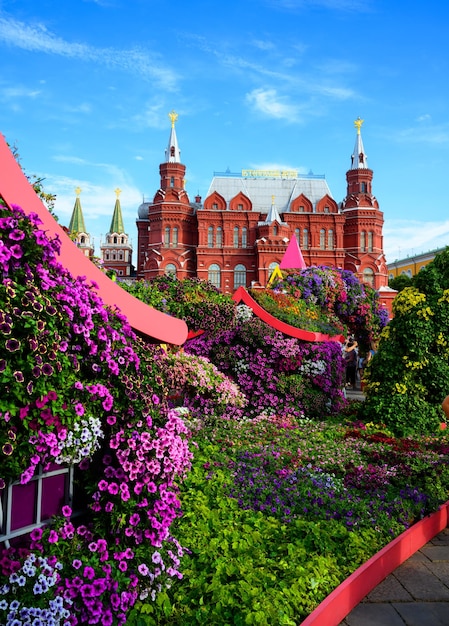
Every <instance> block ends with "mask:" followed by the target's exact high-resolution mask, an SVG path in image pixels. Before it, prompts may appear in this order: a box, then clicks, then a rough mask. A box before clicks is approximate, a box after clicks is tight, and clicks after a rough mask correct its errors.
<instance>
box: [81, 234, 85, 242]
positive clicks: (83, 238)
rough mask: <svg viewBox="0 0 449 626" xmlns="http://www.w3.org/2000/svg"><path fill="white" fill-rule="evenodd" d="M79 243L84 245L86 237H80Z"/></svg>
mask: <svg viewBox="0 0 449 626" xmlns="http://www.w3.org/2000/svg"><path fill="white" fill-rule="evenodd" d="M80 242H81V243H86V237H85V236H84V235H81V237H80Z"/></svg>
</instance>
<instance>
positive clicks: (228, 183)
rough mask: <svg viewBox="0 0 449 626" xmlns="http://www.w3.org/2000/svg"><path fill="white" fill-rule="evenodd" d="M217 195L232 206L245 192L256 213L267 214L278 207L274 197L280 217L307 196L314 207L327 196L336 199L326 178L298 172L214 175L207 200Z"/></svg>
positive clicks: (244, 172) (252, 171)
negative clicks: (272, 208)
mask: <svg viewBox="0 0 449 626" xmlns="http://www.w3.org/2000/svg"><path fill="white" fill-rule="evenodd" d="M246 172H248V173H249V175H247V174H246ZM251 174H253V175H251ZM270 174H271V175H270ZM214 191H216V192H217V193H219V194H220V195H221V196H222V197H223V198H224V199H225V200H226V203H227V204H228V205H229V202H230V201H231V200H232V198H234V197H235V196H236V195H237V194H238V193H240V192H242V193H243V194H245V196H247V197H248V198H249V199H250V200H251V203H252V207H253V211H255V212H257V213H267V214H268V213H269V212H270V209H271V207H272V206H273V204H274V203H273V196H274V202H275V204H276V208H277V210H278V212H279V213H286V212H288V210H289V207H290V203H291V201H292V200H293V199H294V198H297V197H298V196H300V195H301V194H304V195H305V196H306V197H307V198H308V199H309V200H310V201H311V202H312V205H313V206H314V207H315V205H316V203H317V202H318V201H319V200H321V198H323V197H324V196H326V195H328V196H330V197H332V194H331V192H330V189H329V186H328V184H327V181H326V179H325V177H324V176H323V175H314V174H309V175H301V176H298V174H297V172H280V171H279V172H276V171H273V172H263V171H258V170H243V175H242V174H232V173H230V172H229V173H228V172H226V173H214V177H213V179H212V182H211V184H210V186H209V190H208V192H207V197H208V196H210V195H211V194H212V193H213V192H214Z"/></svg>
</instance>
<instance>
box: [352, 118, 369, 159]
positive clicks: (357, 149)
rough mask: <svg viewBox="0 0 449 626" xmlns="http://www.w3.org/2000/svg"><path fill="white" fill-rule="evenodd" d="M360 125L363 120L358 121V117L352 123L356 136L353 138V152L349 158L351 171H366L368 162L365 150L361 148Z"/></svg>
mask: <svg viewBox="0 0 449 626" xmlns="http://www.w3.org/2000/svg"><path fill="white" fill-rule="evenodd" d="M362 124H363V120H362V119H360V117H358V118H357V119H356V120H355V121H354V126H355V127H356V128H357V135H356V138H355V146H354V152H353V153H352V156H351V169H352V170H357V169H368V160H367V157H366V154H365V148H364V147H363V141H362V133H361V130H360V129H361V127H362Z"/></svg>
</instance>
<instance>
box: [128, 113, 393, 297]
mask: <svg viewBox="0 0 449 626" xmlns="http://www.w3.org/2000/svg"><path fill="white" fill-rule="evenodd" d="M169 116H170V119H171V131H170V137H169V142H168V147H167V150H166V154H165V161H164V162H163V163H161V165H160V166H159V172H160V180H161V183H160V188H159V190H158V191H157V192H156V194H155V196H154V198H153V201H152V202H144V203H142V204H141V205H140V207H139V210H138V219H137V229H138V252H137V278H144V279H151V278H153V277H154V276H156V275H158V274H163V273H168V272H172V273H174V274H176V276H177V277H178V278H180V279H182V278H186V277H198V278H202V279H205V280H209V281H210V282H212V283H213V284H214V285H216V286H217V287H218V288H219V289H221V290H222V291H223V292H225V293H232V292H233V291H235V289H237V288H238V287H239V286H240V285H243V286H246V287H250V286H251V285H253V284H260V285H262V286H264V285H266V284H267V282H268V279H269V277H270V274H271V272H272V270H273V268H274V267H276V265H278V264H279V263H280V262H281V260H282V258H283V256H284V253H285V251H286V249H287V245H288V243H289V241H290V238H291V237H292V236H293V235H294V236H295V237H296V238H297V240H298V243H299V245H300V247H301V251H302V254H303V257H304V260H305V262H306V265H307V266H310V265H327V266H334V267H342V268H344V269H348V270H351V271H353V272H354V273H355V274H357V275H358V277H359V278H360V280H362V281H364V282H368V283H370V284H371V285H373V286H374V287H375V288H376V289H379V288H382V287H385V286H386V285H387V283H388V273H387V266H386V260H385V256H384V253H383V238H382V227H383V221H384V220H383V213H382V212H381V211H380V210H379V205H378V202H377V200H376V198H375V197H374V196H373V194H372V179H373V171H372V170H370V169H369V168H368V163H367V157H366V153H365V150H364V147H363V142H362V136H361V131H360V129H361V125H362V120H360V119H357V120H356V121H355V126H356V129H357V134H356V140H355V146H354V151H353V153H352V156H351V165H350V169H349V170H348V171H347V173H346V181H347V195H346V197H345V198H344V200H343V201H342V202H337V201H336V200H335V199H334V198H333V197H332V194H331V192H330V189H329V187H328V185H327V182H326V180H325V177H324V176H317V175H308V176H304V175H299V174H298V172H296V171H259V170H242V172H241V173H239V174H233V173H231V172H225V173H216V174H215V175H214V177H213V179H212V182H211V184H210V187H209V190H208V192H207V195H206V198H205V200H204V202H202V201H201V197H199V196H197V197H195V200H194V202H191V201H190V200H189V197H188V195H187V192H186V190H185V188H184V181H185V171H186V166H185V165H183V164H182V163H181V153H180V150H179V146H178V140H177V136H176V131H175V122H176V119H177V114H176V113H174V112H173V113H170V114H169Z"/></svg>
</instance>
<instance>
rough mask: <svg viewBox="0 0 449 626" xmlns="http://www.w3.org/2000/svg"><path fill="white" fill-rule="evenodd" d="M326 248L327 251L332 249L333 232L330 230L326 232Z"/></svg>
mask: <svg viewBox="0 0 449 626" xmlns="http://www.w3.org/2000/svg"><path fill="white" fill-rule="evenodd" d="M327 248H328V250H333V249H334V231H333V230H332V228H330V229H329V230H328V231H327Z"/></svg>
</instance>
